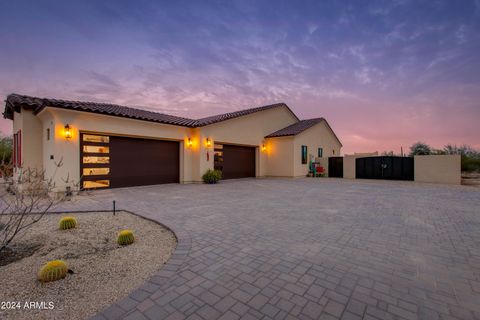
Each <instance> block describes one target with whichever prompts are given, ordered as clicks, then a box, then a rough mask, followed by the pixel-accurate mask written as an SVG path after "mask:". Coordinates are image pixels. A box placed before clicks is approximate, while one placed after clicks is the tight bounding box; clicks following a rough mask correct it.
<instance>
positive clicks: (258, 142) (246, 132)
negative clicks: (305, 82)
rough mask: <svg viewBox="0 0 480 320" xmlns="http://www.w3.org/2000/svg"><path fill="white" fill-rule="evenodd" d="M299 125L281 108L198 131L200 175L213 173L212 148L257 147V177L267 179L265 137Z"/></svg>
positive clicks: (286, 110) (285, 109) (216, 124)
mask: <svg viewBox="0 0 480 320" xmlns="http://www.w3.org/2000/svg"><path fill="white" fill-rule="evenodd" d="M296 121H297V119H296V118H295V116H294V115H293V114H292V113H291V112H290V111H289V110H288V109H287V108H286V107H282V108H273V109H267V110H265V111H260V112H256V113H252V114H249V115H246V116H243V117H238V118H234V119H230V120H226V121H222V122H217V123H215V124H211V125H208V126H205V127H200V128H198V130H199V135H200V141H201V144H200V172H201V173H202V174H203V172H205V171H206V170H207V169H209V168H211V169H213V144H214V143H215V142H218V143H229V144H238V145H246V146H254V147H256V148H257V151H256V158H257V159H256V160H257V161H256V164H257V168H256V175H257V177H261V176H265V175H267V154H268V152H263V151H262V150H261V146H262V144H263V143H266V140H265V136H267V135H269V134H270V133H272V132H275V131H277V130H279V129H282V128H284V127H286V126H289V125H291V124H292V123H295V122H296ZM206 138H210V139H211V140H212V147H211V150H210V151H211V152H210V153H211V156H210V161H206V151H207V149H206V146H205V139H206Z"/></svg>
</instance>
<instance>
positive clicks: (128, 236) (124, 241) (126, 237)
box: [117, 230, 135, 246]
mask: <svg viewBox="0 0 480 320" xmlns="http://www.w3.org/2000/svg"><path fill="white" fill-rule="evenodd" d="M134 241H135V237H134V236H133V231H132V230H122V231H120V232H119V233H118V239H117V242H118V244H119V245H121V246H126V245H129V244H132V243H133V242H134Z"/></svg>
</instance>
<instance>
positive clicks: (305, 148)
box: [302, 146, 308, 164]
mask: <svg viewBox="0 0 480 320" xmlns="http://www.w3.org/2000/svg"><path fill="white" fill-rule="evenodd" d="M307 152H308V150H307V146H302V164H307Z"/></svg>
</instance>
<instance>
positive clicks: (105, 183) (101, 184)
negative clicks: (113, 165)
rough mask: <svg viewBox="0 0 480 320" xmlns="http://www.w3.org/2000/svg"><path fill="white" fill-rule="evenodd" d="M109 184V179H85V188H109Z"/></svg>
mask: <svg viewBox="0 0 480 320" xmlns="http://www.w3.org/2000/svg"><path fill="white" fill-rule="evenodd" d="M109 186H110V181H109V180H95V181H83V188H84V189H95V188H108V187H109Z"/></svg>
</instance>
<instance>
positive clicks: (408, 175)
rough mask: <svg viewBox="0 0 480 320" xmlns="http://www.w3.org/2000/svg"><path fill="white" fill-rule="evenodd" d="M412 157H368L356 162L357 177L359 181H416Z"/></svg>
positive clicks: (358, 159)
mask: <svg viewBox="0 0 480 320" xmlns="http://www.w3.org/2000/svg"><path fill="white" fill-rule="evenodd" d="M413 170H414V166H413V158H412V157H390V156H385V157H366V158H357V159H356V160H355V177H356V178H357V179H386V180H412V181H413V179H414V172H413Z"/></svg>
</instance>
